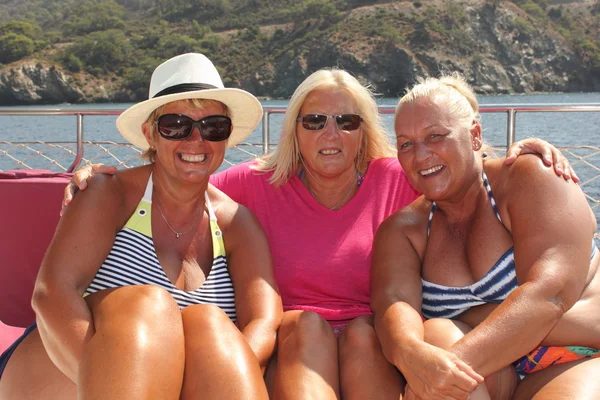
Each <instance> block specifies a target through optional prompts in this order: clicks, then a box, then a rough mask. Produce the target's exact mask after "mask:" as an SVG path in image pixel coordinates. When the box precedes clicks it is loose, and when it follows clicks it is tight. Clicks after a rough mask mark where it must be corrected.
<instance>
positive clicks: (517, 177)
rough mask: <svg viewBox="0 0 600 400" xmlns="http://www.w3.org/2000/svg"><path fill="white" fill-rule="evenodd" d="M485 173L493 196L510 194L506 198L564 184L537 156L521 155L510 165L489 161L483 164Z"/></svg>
mask: <svg viewBox="0 0 600 400" xmlns="http://www.w3.org/2000/svg"><path fill="white" fill-rule="evenodd" d="M485 171H486V173H487V174H488V177H489V179H490V184H491V185H492V189H493V190H494V194H496V192H498V195H502V194H503V193H504V194H505V195H508V194H510V195H511V196H510V197H508V196H507V198H511V197H514V196H513V195H514V194H516V193H519V192H527V193H530V194H531V193H533V192H535V191H537V189H544V190H545V189H547V188H548V187H552V186H557V185H561V184H562V183H565V181H564V180H563V179H562V178H560V177H558V176H556V174H555V173H554V170H553V169H552V167H551V166H547V165H545V164H544V162H543V161H542V159H541V158H540V156H539V155H537V154H524V155H521V156H520V157H518V158H517V159H516V160H515V162H514V163H513V164H511V165H504V163H503V159H498V160H490V161H488V162H486V163H485Z"/></svg>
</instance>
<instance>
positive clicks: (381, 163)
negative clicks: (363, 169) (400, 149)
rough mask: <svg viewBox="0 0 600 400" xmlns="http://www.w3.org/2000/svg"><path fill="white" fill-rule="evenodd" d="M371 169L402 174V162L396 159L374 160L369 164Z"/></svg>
mask: <svg viewBox="0 0 600 400" xmlns="http://www.w3.org/2000/svg"><path fill="white" fill-rule="evenodd" d="M369 169H374V170H376V171H388V172H390V173H401V172H402V167H401V166H400V162H399V161H398V159H397V158H394V157H384V158H374V159H372V160H371V162H370V164H369Z"/></svg>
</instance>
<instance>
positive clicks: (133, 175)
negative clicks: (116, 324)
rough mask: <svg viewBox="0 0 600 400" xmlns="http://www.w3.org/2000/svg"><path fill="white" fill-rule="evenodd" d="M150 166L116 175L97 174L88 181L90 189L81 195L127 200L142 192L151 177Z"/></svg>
mask: <svg viewBox="0 0 600 400" xmlns="http://www.w3.org/2000/svg"><path fill="white" fill-rule="evenodd" d="M150 173H151V168H150V166H142V167H135V168H128V169H125V170H121V171H118V172H117V173H116V174H114V175H105V174H97V175H93V176H92V177H91V178H90V179H89V180H88V187H87V189H86V190H84V191H82V192H81V194H82V195H84V194H86V195H87V196H88V197H103V198H113V199H118V200H125V199H126V198H128V197H129V196H130V195H131V194H133V193H137V192H140V190H141V192H142V193H143V190H144V188H145V186H146V184H147V182H148V179H149V177H150Z"/></svg>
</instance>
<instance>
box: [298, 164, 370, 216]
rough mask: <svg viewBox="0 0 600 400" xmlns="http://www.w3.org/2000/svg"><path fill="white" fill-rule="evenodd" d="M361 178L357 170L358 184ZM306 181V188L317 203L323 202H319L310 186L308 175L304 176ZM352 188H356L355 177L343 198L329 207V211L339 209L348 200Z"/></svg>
mask: <svg viewBox="0 0 600 400" xmlns="http://www.w3.org/2000/svg"><path fill="white" fill-rule="evenodd" d="M360 179H361V175H360V173H359V172H358V171H357V172H356V183H357V186H358V185H359V183H358V181H359V180H360ZM304 183H305V184H306V188H307V189H308V192H309V193H310V195H311V196H312V197H313V199H315V201H316V202H317V203H319V204H321V203H320V202H319V200H317V196H315V194H314V193H313V191H312V189H311V188H310V185H309V184H308V178H306V176H305V177H304ZM352 189H354V179H353V180H352V181H351V182H350V185H349V186H348V189H346V192H345V193H344V197H342V199H341V200H340V201H338V202H337V203H336V204H335V205H334V206H333V207H331V208H330V209H329V211H335V210H337V209H338V207H340V206H341V205H342V203H343V202H344V200H346V198H347V197H348V195H349V194H350V193H351V192H352Z"/></svg>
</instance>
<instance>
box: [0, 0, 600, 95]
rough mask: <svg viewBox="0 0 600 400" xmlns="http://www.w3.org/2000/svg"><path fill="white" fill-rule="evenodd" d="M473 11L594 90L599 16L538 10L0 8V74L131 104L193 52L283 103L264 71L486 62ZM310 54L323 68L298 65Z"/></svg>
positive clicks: (250, 5)
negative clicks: (58, 74) (405, 60)
mask: <svg viewBox="0 0 600 400" xmlns="http://www.w3.org/2000/svg"><path fill="white" fill-rule="evenodd" d="M563 3H564V4H563ZM473 7H480V8H486V10H488V11H489V12H490V13H493V12H495V10H497V9H498V8H504V9H507V10H508V9H510V10H512V9H514V10H516V11H514V15H516V16H514V17H511V19H510V24H512V25H511V26H514V28H515V29H517V30H518V36H517V37H518V40H519V41H521V42H527V41H529V40H532V39H533V38H534V37H535V36H536V35H537V34H538V32H539V31H540V30H544V31H551V32H552V34H553V35H555V36H556V37H558V38H559V39H560V40H561V41H563V42H565V43H567V44H568V46H570V47H571V49H572V51H573V54H574V55H575V56H576V57H577V58H578V62H579V63H580V64H581V65H582V66H583V67H584V68H585V69H586V70H588V71H590V73H591V74H592V75H593V76H595V77H596V78H597V79H598V80H599V81H600V4H599V3H598V1H596V2H594V3H590V2H581V1H580V2H565V1H562V2H553V1H548V0H514V1H512V2H508V1H498V0H487V1H483V0H482V1H464V2H461V1H450V0H449V1H445V0H430V1H425V0H424V1H410V2H398V1H396V2H390V1H381V0H379V1H377V0H27V1H24V0H0V71H1V70H2V69H4V70H6V69H7V68H14V67H15V66H16V65H17V66H18V65H19V64H20V63H22V62H24V61H34V62H36V63H40V64H42V65H51V66H53V67H55V68H57V69H60V70H64V71H68V73H69V74H70V75H71V76H72V77H73V79H74V82H75V83H76V84H78V85H81V86H85V85H91V84H94V85H97V84H98V82H100V83H102V84H103V85H105V86H107V87H111V88H112V90H113V91H115V92H120V93H121V94H122V95H123V96H125V97H126V98H131V99H133V100H139V99H143V98H144V96H146V93H147V84H148V81H149V77H150V74H151V72H152V70H153V69H154V68H155V67H156V66H157V65H158V64H159V63H160V62H162V61H164V60H165V59H167V58H169V57H172V56H174V55H177V54H182V53H185V52H192V51H193V52H202V53H205V54H207V55H209V57H210V58H211V59H212V60H213V61H214V62H215V64H216V65H217V66H218V68H219V69H220V71H221V72H222V75H223V77H224V81H225V84H226V85H232V86H238V87H246V88H249V89H251V90H253V91H254V92H255V93H257V94H259V95H266V96H276V97H286V96H289V94H290V93H289V89H288V87H287V86H285V85H283V86H281V85H278V86H273V85H271V86H269V85H263V83H261V81H263V80H264V79H265V77H273V76H274V75H277V78H278V79H283V80H285V79H286V76H285V75H286V74H285V73H283V74H281V73H279V74H276V73H275V72H273V70H274V69H277V68H279V66H281V65H282V63H283V64H286V68H287V69H289V68H292V69H293V68H294V67H293V65H294V63H293V62H292V61H293V60H297V61H298V63H299V64H300V65H299V66H298V67H299V68H302V69H303V70H305V71H306V72H307V73H309V72H312V71H311V70H314V69H317V68H318V67H320V66H323V65H330V66H334V65H341V66H342V67H345V68H349V69H352V68H351V67H352V63H351V62H350V61H349V60H347V59H345V58H344V57H345V56H344V54H347V53H349V52H350V53H352V54H355V55H356V56H357V57H359V56H360V54H361V53H364V54H365V57H366V54H367V53H368V54H371V53H372V52H373V51H374V49H377V48H380V47H381V46H387V45H394V46H402V47H403V48H404V49H405V50H406V51H407V52H409V53H417V52H420V53H423V54H426V53H428V52H429V50H431V51H432V52H435V51H436V49H439V48H440V46H449V47H452V49H453V52H454V53H455V54H456V56H457V57H462V58H464V59H468V60H470V62H476V61H477V60H478V58H485V57H486V55H485V52H484V51H483V50H482V49H479V47H478V46H479V44H478V42H477V38H474V37H473V35H472V34H470V33H469V29H470V28H469V26H470V25H469V23H470V20H471V19H472V15H471V14H469V12H468V10H469V8H473ZM511 12H513V11H511ZM332 43H335V46H332ZM327 46H330V47H329V48H327ZM324 47H325V49H324ZM340 49H341V50H340ZM315 52H318V53H319V54H322V56H320V57H321V58H324V59H320V60H319V62H316V61H314V59H313V61H312V64H314V65H302V63H303V62H304V63H305V64H306V63H307V61H306V60H309V59H310V57H309V56H310V55H311V54H313V55H314V53H315ZM328 54H329V55H328ZM327 57H330V59H329V60H327V59H326V58H327ZM317 64H318V65H317ZM426 70H428V69H427V68H426ZM257 76H258V78H257ZM290 76H294V78H293V79H296V75H294V74H291V75H290ZM278 87H280V88H282V89H281V90H278V89H277V88H278Z"/></svg>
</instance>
